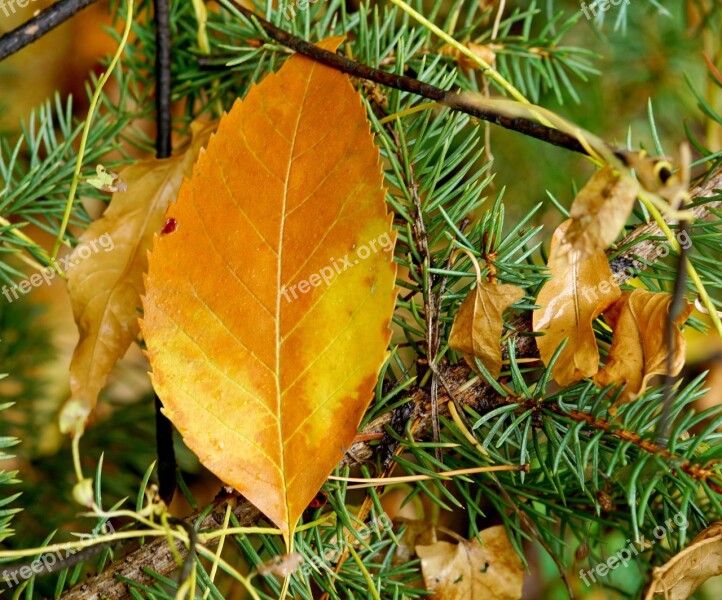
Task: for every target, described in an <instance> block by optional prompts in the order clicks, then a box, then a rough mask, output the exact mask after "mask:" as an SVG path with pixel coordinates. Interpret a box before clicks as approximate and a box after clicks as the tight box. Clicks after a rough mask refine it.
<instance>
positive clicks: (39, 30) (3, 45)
mask: <svg viewBox="0 0 722 600" xmlns="http://www.w3.org/2000/svg"><path fill="white" fill-rule="evenodd" d="M96 1H97V0H60V1H59V2H56V3H55V4H53V5H51V6H50V7H48V8H46V9H45V10H44V11H42V12H41V13H40V14H39V15H37V16H36V17H33V18H32V19H30V20H29V21H26V22H25V23H23V24H22V25H20V26H19V27H16V28H15V29H13V30H12V31H9V32H8V33H6V34H5V35H3V36H2V37H0V60H3V59H4V58H7V57H8V56H10V55H11V54H15V53H16V52H18V51H19V50H22V49H23V48H24V47H25V46H27V45H28V44H31V43H33V42H34V41H35V40H37V39H38V38H41V37H42V36H44V35H45V34H46V33H48V31H50V30H52V29H55V28H56V27H57V26H58V25H62V24H63V23H65V21H67V20H68V19H69V18H70V17H72V16H73V15H74V14H75V13H77V12H79V11H81V10H82V9H84V8H85V7H86V6H89V5H91V4H93V3H94V2H96Z"/></svg>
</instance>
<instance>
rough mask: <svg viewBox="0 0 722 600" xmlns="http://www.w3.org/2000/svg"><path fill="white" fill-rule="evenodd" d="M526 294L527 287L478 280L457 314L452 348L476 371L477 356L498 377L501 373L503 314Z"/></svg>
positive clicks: (452, 333)
mask: <svg viewBox="0 0 722 600" xmlns="http://www.w3.org/2000/svg"><path fill="white" fill-rule="evenodd" d="M523 297H524V290H523V289H521V288H519V287H516V286H514V285H507V284H495V283H488V282H486V281H482V280H479V281H477V283H476V287H475V288H474V289H473V290H471V291H470V292H469V294H468V295H467V296H466V298H465V299H464V301H463V302H462V303H461V306H460V307H459V311H458V312H457V313H456V317H455V318H454V325H453V326H452V328H451V334H450V335H449V347H450V348H452V349H453V350H456V351H457V352H460V353H461V354H463V356H464V358H465V359H466V362H467V363H469V366H470V367H471V368H472V369H474V371H478V369H477V366H476V362H475V361H474V357H476V358H478V359H479V361H480V362H481V364H483V365H484V367H486V369H487V370H488V371H489V373H490V374H491V376H492V377H494V378H497V377H498V376H499V373H500V372H501V347H500V346H499V340H500V339H501V333H502V330H503V328H504V322H503V320H502V318H501V315H502V313H503V312H504V309H506V308H507V307H509V306H511V305H512V304H514V303H515V302H518V301H519V300H521V299H522V298H523Z"/></svg>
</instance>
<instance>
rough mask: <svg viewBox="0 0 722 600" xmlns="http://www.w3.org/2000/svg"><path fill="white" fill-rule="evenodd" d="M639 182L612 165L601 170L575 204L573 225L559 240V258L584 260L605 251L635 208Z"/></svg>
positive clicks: (570, 212) (572, 210)
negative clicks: (619, 171)
mask: <svg viewBox="0 0 722 600" xmlns="http://www.w3.org/2000/svg"><path fill="white" fill-rule="evenodd" d="M638 189H639V184H638V183H637V182H636V181H635V180H634V179H632V177H631V176H630V175H626V174H619V173H617V172H615V171H614V169H612V167H610V166H606V167H604V168H602V169H600V170H599V171H597V172H596V173H595V174H594V175H593V176H592V178H591V179H590V180H589V181H588V182H587V183H586V185H585V186H584V187H583V188H582V189H581V190H580V191H579V193H578V194H577V196H576V198H574V202H573V203H572V207H571V210H570V211H569V216H570V217H571V224H570V225H569V227H568V228H567V230H566V233H565V234H564V238H563V240H562V241H561V242H560V243H559V245H558V247H557V249H556V253H557V256H556V258H557V260H559V261H562V260H566V261H568V262H571V261H573V260H577V261H582V260H585V259H586V258H589V257H590V256H592V255H593V254H595V253H597V252H600V251H602V250H605V249H606V248H607V247H608V246H609V245H610V244H611V243H612V242H613V241H614V240H615V239H617V236H618V235H619V232H620V230H621V229H622V227H624V223H625V222H626V221H627V218H628V217H629V213H630V212H631V211H632V206H633V205H634V200H635V199H636V197H637V191H638Z"/></svg>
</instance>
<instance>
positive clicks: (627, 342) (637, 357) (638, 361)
mask: <svg viewBox="0 0 722 600" xmlns="http://www.w3.org/2000/svg"><path fill="white" fill-rule="evenodd" d="M671 302H672V296H671V295H670V294H665V293H660V292H648V291H647V290H633V291H631V292H624V294H623V295H622V297H621V298H620V299H619V300H618V301H617V302H616V304H615V305H614V306H613V307H612V308H611V309H609V310H607V311H605V312H604V319H605V321H607V323H608V324H609V326H610V327H611V328H612V329H613V330H614V337H613V338H612V345H611V347H610V349H609V356H608V358H607V364H605V365H604V367H603V368H602V369H601V370H600V371H599V373H597V375H596V376H595V378H594V383H595V384H596V385H597V386H598V387H605V386H607V385H609V384H618V385H623V386H624V389H623V390H622V393H621V394H620V396H619V398H618V399H617V401H616V402H615V405H614V406H613V407H612V409H611V410H610V413H611V414H614V410H615V409H616V407H617V406H619V405H621V404H626V403H627V402H631V401H632V400H634V399H635V398H636V397H637V396H639V395H640V394H641V393H642V392H644V390H645V389H646V387H647V384H648V382H649V380H650V379H651V378H652V377H653V376H654V375H662V374H664V373H666V372H667V354H668V348H667V344H666V340H665V335H666V330H667V328H666V325H667V321H668V320H669V305H670V304H671ZM692 310H693V306H692V305H691V304H689V303H688V302H687V301H686V300H685V308H684V310H683V311H682V313H681V314H680V315H679V317H678V318H677V319H676V321H675V322H674V324H675V328H674V356H673V361H672V366H673V368H672V375H677V374H679V372H680V371H681V370H682V367H683V366H684V357H685V348H686V342H685V339H684V336H683V335H682V332H681V331H680V330H679V327H678V326H679V325H681V324H683V323H684V322H685V321H686V320H687V317H689V315H690V313H691V312H692Z"/></svg>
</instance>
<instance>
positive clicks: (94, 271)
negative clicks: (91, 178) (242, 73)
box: [60, 123, 215, 433]
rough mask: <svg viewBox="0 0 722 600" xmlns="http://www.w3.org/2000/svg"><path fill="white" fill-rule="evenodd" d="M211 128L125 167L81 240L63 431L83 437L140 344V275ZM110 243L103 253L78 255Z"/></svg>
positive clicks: (72, 276) (72, 272)
mask: <svg viewBox="0 0 722 600" xmlns="http://www.w3.org/2000/svg"><path fill="white" fill-rule="evenodd" d="M214 129H215V124H209V125H203V124H200V123H194V124H193V125H192V126H191V130H192V133H193V138H192V141H191V144H190V146H189V147H188V149H187V150H185V151H184V152H182V153H180V154H178V155H177V156H173V157H171V158H167V159H155V158H154V159H148V160H142V161H139V162H137V163H135V164H133V165H131V166H129V167H126V168H125V169H123V171H122V172H121V174H120V176H121V177H122V179H123V180H124V181H125V182H126V184H127V191H125V192H116V193H115V194H113V197H112V198H111V201H110V205H109V206H108V208H107V209H106V211H105V214H104V215H103V216H102V217H101V218H100V219H98V220H97V221H95V222H94V223H92V224H91V225H90V227H88V229H87V230H86V231H85V232H84V233H83V234H82V235H81V236H80V244H79V245H78V247H77V248H76V249H75V251H74V252H73V254H72V255H71V257H70V259H69V263H68V264H70V265H73V266H72V267H70V268H69V269H68V272H67V273H68V290H69V293H70V299H71V303H72V305H73V314H74V316H75V322H76V324H77V326H78V330H79V332H80V339H79V341H78V345H77V346H76V348H75V352H74V353H73V358H72V361H71V364H70V399H69V400H68V402H66V404H65V406H64V407H63V409H62V411H61V414H60V428H61V431H63V432H70V431H72V432H76V433H78V432H82V430H83V427H84V425H85V421H86V419H87V418H88V416H89V415H90V412H91V411H92V410H93V408H94V407H95V405H96V403H97V401H98V394H100V392H101V390H102V389H103V388H104V387H105V384H106V381H107V378H108V374H109V373H110V371H111V369H112V368H113V365H115V363H116V362H117V361H118V360H119V359H120V358H122V357H123V355H124V354H125V352H126V351H127V350H128V347H129V346H130V344H131V343H132V342H133V340H135V339H137V337H138V333H139V326H138V314H139V313H138V309H139V307H140V296H141V294H142V292H143V273H145V271H146V268H147V265H148V257H147V254H148V251H149V250H150V248H151V244H152V241H153V235H154V234H155V233H157V232H158V231H160V229H161V227H162V225H163V215H164V214H165V211H166V209H167V208H168V206H169V205H170V203H171V202H172V201H173V200H175V198H176V196H177V194H178V190H179V188H180V185H181V182H182V181H183V178H184V177H186V176H189V175H190V174H191V169H192V167H193V163H194V161H195V159H196V157H197V156H198V153H199V151H200V149H201V148H202V147H203V146H204V145H205V144H206V142H207V141H208V138H209V136H210V134H211V132H212V131H213V130H214ZM105 240H107V241H108V243H107V244H106V245H107V246H108V248H103V250H104V251H102V252H101V251H98V252H94V253H92V254H89V256H87V257H85V256H82V255H81V252H84V249H87V248H88V247H89V246H90V245H91V244H95V245H99V241H100V243H105ZM111 245H112V250H109V247H110V246H111Z"/></svg>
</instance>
